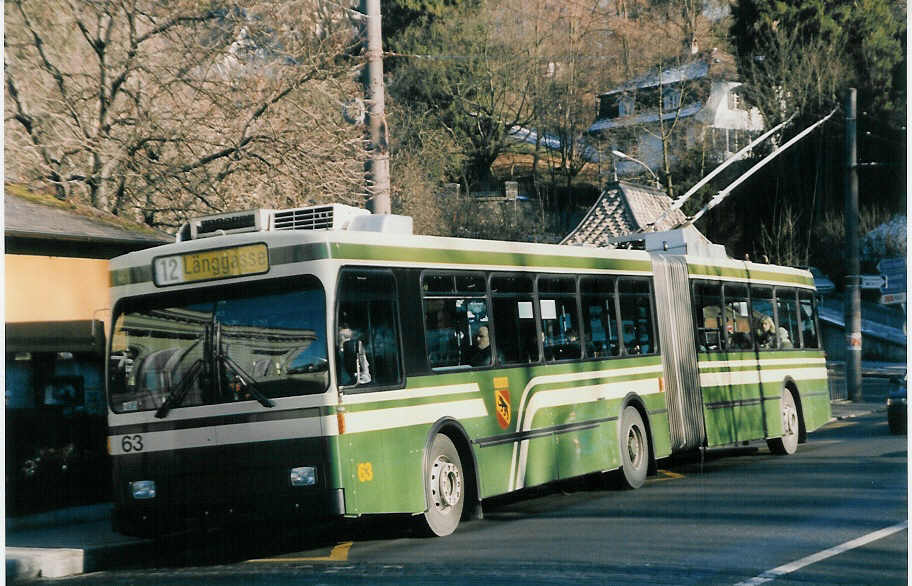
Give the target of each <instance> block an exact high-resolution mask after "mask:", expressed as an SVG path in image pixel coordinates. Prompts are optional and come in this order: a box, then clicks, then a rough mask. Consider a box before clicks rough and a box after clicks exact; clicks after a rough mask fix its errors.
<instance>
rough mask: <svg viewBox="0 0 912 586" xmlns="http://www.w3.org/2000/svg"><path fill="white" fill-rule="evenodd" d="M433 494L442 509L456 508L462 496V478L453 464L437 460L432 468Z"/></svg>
mask: <svg viewBox="0 0 912 586" xmlns="http://www.w3.org/2000/svg"><path fill="white" fill-rule="evenodd" d="M430 484H431V492H432V494H433V495H434V496H435V497H436V498H435V502H436V505H437V506H438V507H440V508H448V507H452V506H455V505H456V503H458V502H459V499H460V497H461V496H462V478H461V477H460V475H459V468H458V467H457V466H456V465H455V464H453V463H452V462H450V461H448V460H446V459H444V458H442V457H441V458H437V460H435V461H434V465H433V466H432V467H431V483H430Z"/></svg>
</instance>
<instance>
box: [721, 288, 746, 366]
mask: <svg viewBox="0 0 912 586" xmlns="http://www.w3.org/2000/svg"><path fill="white" fill-rule="evenodd" d="M723 292H724V294H725V332H726V334H727V339H728V343H727V346H726V347H727V348H728V349H729V350H753V349H754V342H753V340H752V339H751V327H750V325H751V324H750V313H749V311H748V307H749V298H748V295H747V287H746V286H744V285H733V284H731V283H726V284H725V287H724V288H723Z"/></svg>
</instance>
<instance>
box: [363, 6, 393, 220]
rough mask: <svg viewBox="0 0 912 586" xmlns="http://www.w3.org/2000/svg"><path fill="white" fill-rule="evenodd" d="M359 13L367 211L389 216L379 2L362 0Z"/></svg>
mask: <svg viewBox="0 0 912 586" xmlns="http://www.w3.org/2000/svg"><path fill="white" fill-rule="evenodd" d="M361 12H362V13H363V14H365V15H367V26H366V33H367V51H366V53H365V54H366V55H367V74H366V75H365V76H364V90H365V92H364V93H365V97H366V98H367V100H366V101H367V104H368V118H367V120H368V128H369V131H370V145H369V147H368V148H369V149H370V163H369V173H368V177H369V184H368V192H369V193H370V200H369V201H368V207H370V209H371V211H372V212H373V213H375V214H389V213H391V207H390V176H389V143H388V140H387V136H388V131H387V127H386V112H385V98H384V94H383V38H382V33H381V29H382V27H381V24H380V0H361Z"/></svg>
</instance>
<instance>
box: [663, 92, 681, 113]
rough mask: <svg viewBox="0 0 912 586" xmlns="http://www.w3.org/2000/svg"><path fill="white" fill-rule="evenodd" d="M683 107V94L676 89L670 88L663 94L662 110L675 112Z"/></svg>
mask: <svg viewBox="0 0 912 586" xmlns="http://www.w3.org/2000/svg"><path fill="white" fill-rule="evenodd" d="M680 105H681V92H679V91H678V90H676V89H674V88H668V89H666V90H665V91H663V92H662V109H664V110H666V111H668V110H674V109H676V108H677V107H678V106H680Z"/></svg>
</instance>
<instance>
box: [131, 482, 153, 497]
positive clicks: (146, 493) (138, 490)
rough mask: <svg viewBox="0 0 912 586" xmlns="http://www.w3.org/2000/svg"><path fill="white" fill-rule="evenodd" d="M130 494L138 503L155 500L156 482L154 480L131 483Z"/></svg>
mask: <svg viewBox="0 0 912 586" xmlns="http://www.w3.org/2000/svg"><path fill="white" fill-rule="evenodd" d="M130 494H131V495H133V498H134V499H135V500H138V501H145V500H149V499H154V498H155V481H154V480H137V481H136V482H131V483H130Z"/></svg>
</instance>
